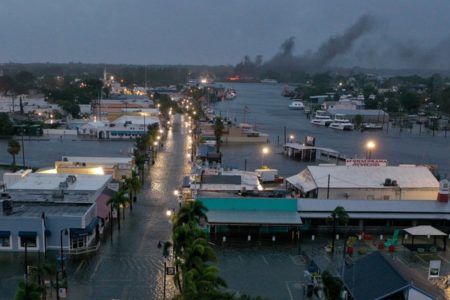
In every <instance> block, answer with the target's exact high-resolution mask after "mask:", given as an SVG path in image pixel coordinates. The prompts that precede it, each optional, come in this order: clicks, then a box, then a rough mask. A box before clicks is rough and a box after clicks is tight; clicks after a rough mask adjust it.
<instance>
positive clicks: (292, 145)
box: [284, 143, 339, 154]
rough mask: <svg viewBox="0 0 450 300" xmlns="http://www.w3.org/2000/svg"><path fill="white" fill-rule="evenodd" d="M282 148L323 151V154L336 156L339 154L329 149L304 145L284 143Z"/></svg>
mask: <svg viewBox="0 0 450 300" xmlns="http://www.w3.org/2000/svg"><path fill="white" fill-rule="evenodd" d="M284 147H287V148H292V149H295V150H319V151H324V152H329V153H336V154H338V153H339V151H336V150H333V149H330V148H324V147H315V146H314V147H313V146H306V145H303V144H299V143H286V144H284Z"/></svg>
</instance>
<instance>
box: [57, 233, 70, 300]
mask: <svg viewBox="0 0 450 300" xmlns="http://www.w3.org/2000/svg"><path fill="white" fill-rule="evenodd" d="M63 234H64V235H68V234H69V231H68V230H67V228H64V229H61V231H60V233H59V241H60V253H59V255H60V257H59V259H60V261H61V279H64V277H65V274H64V250H63ZM58 274H59V272H56V299H57V300H59V275H58Z"/></svg>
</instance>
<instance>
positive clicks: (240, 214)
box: [207, 210, 302, 225]
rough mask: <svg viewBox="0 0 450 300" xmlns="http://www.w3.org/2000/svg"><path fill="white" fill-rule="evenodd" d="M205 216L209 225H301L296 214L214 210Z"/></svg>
mask: <svg viewBox="0 0 450 300" xmlns="http://www.w3.org/2000/svg"><path fill="white" fill-rule="evenodd" d="M207 216H208V223H211V224H268V225H301V224H302V222H301V219H300V215H299V214H298V213H297V212H284V211H275V212H274V211H236V210H214V211H208V212H207Z"/></svg>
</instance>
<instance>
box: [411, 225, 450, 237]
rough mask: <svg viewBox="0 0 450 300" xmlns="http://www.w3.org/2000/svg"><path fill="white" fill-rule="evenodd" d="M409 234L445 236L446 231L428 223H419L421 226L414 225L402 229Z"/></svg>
mask: <svg viewBox="0 0 450 300" xmlns="http://www.w3.org/2000/svg"><path fill="white" fill-rule="evenodd" d="M403 230H404V231H406V232H407V233H409V234H410V235H414V236H420V235H421V236H428V235H429V236H447V234H446V233H444V232H442V231H440V230H438V229H436V228H434V227H433V226H429V225H421V226H415V227H410V228H406V229H403Z"/></svg>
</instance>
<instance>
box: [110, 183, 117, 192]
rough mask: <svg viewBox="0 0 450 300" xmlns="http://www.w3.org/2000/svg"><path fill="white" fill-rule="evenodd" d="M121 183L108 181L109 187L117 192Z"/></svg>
mask: <svg viewBox="0 0 450 300" xmlns="http://www.w3.org/2000/svg"><path fill="white" fill-rule="evenodd" d="M119 187H120V186H119V183H116V182H114V183H113V182H110V183H108V188H109V189H111V190H113V191H115V192H117V191H118V190H119Z"/></svg>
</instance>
